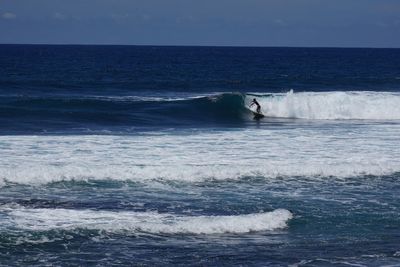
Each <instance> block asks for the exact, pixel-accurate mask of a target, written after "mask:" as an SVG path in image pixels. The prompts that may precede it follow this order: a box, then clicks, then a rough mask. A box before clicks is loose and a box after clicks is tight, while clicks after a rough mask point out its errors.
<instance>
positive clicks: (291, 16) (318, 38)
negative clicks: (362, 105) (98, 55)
mask: <svg viewBox="0 0 400 267" xmlns="http://www.w3.org/2000/svg"><path fill="white" fill-rule="evenodd" d="M0 43H20V44H126V45H199V46H201V45H210V46H214V45H215V46H296V47H396V48H400V0H0Z"/></svg>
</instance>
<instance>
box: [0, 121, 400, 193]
mask: <svg viewBox="0 0 400 267" xmlns="http://www.w3.org/2000/svg"><path fill="white" fill-rule="evenodd" d="M399 133H400V125H398V124H387V125H382V124H376V125H359V126H350V125H346V126H344V127H341V126H340V125H339V126H336V127H329V128H324V127H310V128H307V127H305V128H301V127H300V128H297V127H292V128H287V127H277V128H273V129H272V128H271V129H258V130H257V129H253V130H241V131H224V132H205V133H204V132H197V133H187V134H183V133H181V134H173V133H171V134H166V133H162V134H160V133H157V134H144V135H137V136H0V155H1V160H0V181H1V183H3V184H4V183H5V182H11V183H19V184H29V185H39V184H46V183H50V182H58V181H66V180H87V179H112V180H131V181H141V182H144V181H151V180H154V179H163V180H176V181H188V182H197V181H203V180H205V179H217V180H224V179H240V178H243V177H249V176H250V177H264V178H265V179H269V178H275V177H287V176H289V177H293V176H307V177H315V178H318V177H319V178H320V179H326V178H327V177H330V176H333V177H339V178H345V177H354V176H359V175H389V174H392V173H395V172H399V171H400V148H399V147H398V144H399V143H400V135H399Z"/></svg>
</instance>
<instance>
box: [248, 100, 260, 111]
mask: <svg viewBox="0 0 400 267" xmlns="http://www.w3.org/2000/svg"><path fill="white" fill-rule="evenodd" d="M253 105H256V106H257V109H256V111H257V113H260V111H261V106H260V104H259V103H258V102H257V100H256V99H255V98H254V99H253V101H251V104H250V107H252V106H253Z"/></svg>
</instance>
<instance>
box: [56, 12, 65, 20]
mask: <svg viewBox="0 0 400 267" xmlns="http://www.w3.org/2000/svg"><path fill="white" fill-rule="evenodd" d="M53 18H55V19H59V20H65V19H66V18H67V16H66V15H64V14H61V13H58V12H56V13H54V14H53Z"/></svg>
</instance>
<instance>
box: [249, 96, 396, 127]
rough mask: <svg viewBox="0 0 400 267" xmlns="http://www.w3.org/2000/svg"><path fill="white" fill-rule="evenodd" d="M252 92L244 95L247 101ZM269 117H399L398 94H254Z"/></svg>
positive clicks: (330, 118) (361, 118) (387, 118)
mask: <svg viewBox="0 0 400 267" xmlns="http://www.w3.org/2000/svg"><path fill="white" fill-rule="evenodd" d="M253 98H254V95H250V94H249V95H246V100H245V103H246V104H249V103H250V101H251V99H253ZM256 98H257V100H258V102H259V103H260V104H261V106H262V112H263V113H264V114H265V115H267V116H269V117H281V118H300V119H321V120H400V94H399V93H391V92H366V91H357V92H356V91H348V92H342V91H336V92H301V93H294V92H293V90H291V91H290V92H288V93H286V94H269V95H265V96H256Z"/></svg>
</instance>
